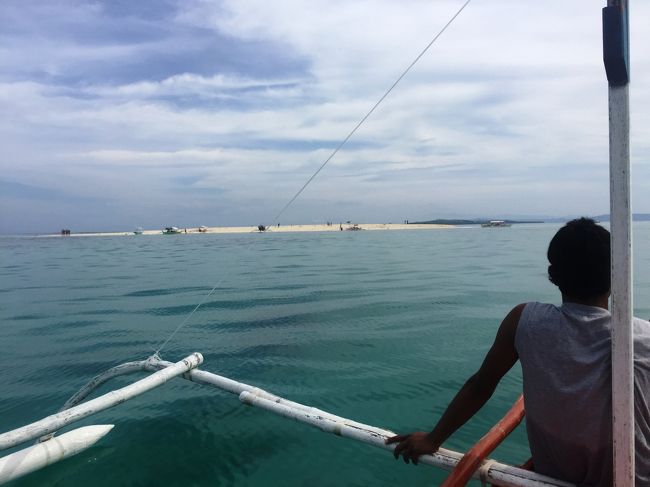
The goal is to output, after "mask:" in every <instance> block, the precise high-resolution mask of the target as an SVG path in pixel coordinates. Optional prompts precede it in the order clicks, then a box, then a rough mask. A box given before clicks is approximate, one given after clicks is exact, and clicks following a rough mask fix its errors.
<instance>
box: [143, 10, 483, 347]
mask: <svg viewBox="0 0 650 487" xmlns="http://www.w3.org/2000/svg"><path fill="white" fill-rule="evenodd" d="M471 1H472V0H466V1H465V3H463V5H462V6H461V7H460V8H459V9H458V11H457V12H456V13H455V14H454V15H453V16H452V17H451V18H450V19H449V21H448V22H447V23H446V24H445V25H444V26H443V27H442V29H440V30H439V31H438V33H437V34H436V35H435V36H434V37H433V39H431V41H430V42H429V43H428V44H427V45H426V47H425V48H424V49H422V51H420V53H419V54H418V55H417V56H416V58H415V59H414V60H413V61H412V62H411V64H409V65H408V67H407V68H406V69H405V70H404V71H403V72H402V74H400V75H399V77H398V78H397V79H396V80H395V82H394V83H393V84H392V85H391V86H390V88H388V89H387V90H386V92H384V94H383V95H382V96H381V98H379V100H378V101H377V102H376V103H375V104H374V105H373V106H372V108H371V109H370V110H369V111H368V113H366V114H365V115H364V116H363V118H362V119H361V120H360V121H359V122H358V123H357V124H356V125H355V126H354V128H353V129H352V130H351V131H350V132H349V133H348V135H347V136H346V137H345V138H344V139H343V140H342V141H341V142H340V143H339V145H338V146H336V148H335V149H334V150H333V151H332V153H331V154H330V155H329V156H328V157H327V159H325V161H324V162H323V163H322V164H321V165H320V167H319V168H318V169H317V170H316V171H315V172H314V174H312V175H311V177H310V178H309V179H307V181H306V182H305V184H303V185H302V187H301V188H300V189H299V190H298V191H297V192H296V194H294V195H293V197H292V198H291V199H290V200H289V202H288V203H287V204H286V205H284V207H282V209H281V210H280V211H279V212H278V214H277V215H275V217H273V219H272V220H271V222H272V223H276V222H278V221H279V219H280V217H281V216H282V215H283V214H284V212H285V211H286V210H287V208H289V206H291V204H292V203H293V202H294V201H296V199H298V197H299V196H300V195H301V194H302V192H303V191H304V190H305V188H307V186H309V184H310V183H311V182H312V181H313V180H314V179H315V178H316V176H317V175H318V174H319V173H320V172H321V171H322V170H323V169H324V168H325V166H326V165H327V164H328V163H329V162H330V161H331V160H332V159H333V158H334V156H335V155H336V154H337V153H338V152H339V150H341V148H342V147H343V146H344V145H345V144H346V143H347V142H348V140H350V138H351V137H352V136H353V135H354V134H355V132H356V131H357V130H358V129H359V128H360V127H361V126H362V125H363V124H364V122H365V121H366V120H367V119H368V118H369V117H370V115H372V113H373V112H374V111H375V110H376V109H377V107H378V106H379V105H380V104H381V103H382V102H383V101H384V100H385V99H386V97H387V96H388V95H389V94H390V93H391V91H393V89H394V88H395V87H396V86H397V85H398V83H399V82H400V81H402V78H404V77H405V76H406V75H407V74H408V72H409V71H411V68H413V66H415V65H416V63H417V62H418V61H419V60H420V59H421V58H422V56H424V54H425V53H426V52H427V51H428V50H429V48H430V47H431V46H432V45H433V44H434V43H435V42H436V41H437V40H438V38H439V37H440V36H441V35H442V34H443V33H444V32H445V31H446V30H447V28H448V27H449V26H450V25H451V24H452V23H453V22H454V20H456V17H458V16H459V15H460V13H461V12H462V11H463V10H465V7H467V5H469V3H470V2H471ZM267 226H270V225H267ZM250 245H251V244H249V246H248V247H247V249H248V248H250ZM226 277H227V275H223V276H222V277H221V279H219V282H217V284H215V286H214V287H213V288H212V289H211V290H210V292H209V293H208V294H207V295H206V296H205V297H204V298H203V299H202V300H201V302H200V303H199V304H197V305H196V306H195V307H194V309H193V310H192V311H191V312H190V313H189V314H188V315H187V316H186V317H185V319H184V320H183V321H182V322H181V324H180V325H178V326H177V327H176V329H174V331H173V332H172V333H171V334H170V335H169V337H168V338H167V339H166V340H165V341H164V342H162V345H160V346H159V347H157V349H156V351H155V355H158V354H160V352H161V351H162V349H163V348H164V347H165V346H166V345H167V344H168V343H169V342H170V341H171V339H172V338H174V336H176V334H177V333H178V332H179V331H180V329H181V328H183V326H185V324H186V323H187V322H188V321H189V320H190V318H191V317H192V315H194V313H195V312H196V310H198V309H199V308H200V307H201V306H202V305H203V304H204V303H205V302H206V301H207V300H208V298H209V297H210V296H212V294H213V293H214V292H215V291H216V289H217V288H218V287H219V285H220V284H221V283H222V282H223V281H224V279H225V278H226Z"/></svg>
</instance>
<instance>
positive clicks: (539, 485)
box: [0, 353, 572, 487]
mask: <svg viewBox="0 0 650 487" xmlns="http://www.w3.org/2000/svg"><path fill="white" fill-rule="evenodd" d="M202 363H203V356H202V355H201V354H200V353H193V354H192V355H189V356H188V357H186V358H185V359H183V360H181V361H179V362H176V363H172V362H167V361H164V360H162V359H161V358H160V357H158V356H156V355H154V356H152V357H150V358H149V359H147V360H142V361H137V362H127V363H124V364H121V365H118V366H116V367H112V368H110V369H108V370H106V371H105V372H103V373H101V374H99V375H97V376H96V377H94V378H93V379H92V380H91V381H90V382H88V383H87V384H86V385H85V386H84V387H82V388H81V389H80V390H79V391H78V392H77V393H76V394H74V395H73V396H72V397H71V398H70V399H69V400H68V401H67V402H66V403H65V405H64V406H63V408H62V410H61V411H59V412H58V413H56V414H53V415H51V416H47V417H45V418H43V419H41V420H39V421H36V422H34V423H31V424H28V425H26V426H23V427H21V428H17V429H15V430H12V431H9V432H7V433H3V434H1V435H0V450H6V449H9V448H13V447H16V446H18V445H21V444H23V443H26V442H28V441H32V440H37V439H38V440H39V442H38V443H36V444H35V445H34V446H31V447H28V448H25V449H23V450H20V451H17V452H15V453H12V454H10V455H7V456H5V457H3V458H0V484H2V483H5V482H8V481H10V480H13V479H15V478H18V477H20V476H23V475H25V474H27V473H30V472H33V471H35V470H38V469H40V468H43V467H46V466H47V465H50V464H52V463H54V462H57V461H59V460H63V459H64V458H67V457H69V456H72V455H74V454H76V453H79V452H82V451H84V450H85V449H86V448H89V447H90V446H92V445H93V444H94V443H95V442H97V441H98V440H99V439H100V438H102V437H103V436H105V435H106V434H108V432H109V431H110V430H111V429H112V428H113V425H94V426H86V427H83V428H78V429H75V430H72V431H70V432H68V433H65V434H63V435H61V436H54V433H55V432H56V431H57V430H59V429H60V428H62V427H64V426H67V425H70V424H72V423H75V422H77V421H80V420H82V419H84V418H86V417H88V416H90V415H93V414H96V413H99V412H101V411H104V410H105V409H108V408H111V407H114V406H117V405H119V404H121V403H123V402H125V401H127V400H129V399H132V398H134V397H136V396H139V395H141V394H144V393H145V392H147V391H150V390H152V389H154V388H156V387H160V386H162V385H164V384H165V383H166V382H167V381H168V380H170V379H172V378H174V377H182V378H183V379H187V380H189V381H191V382H194V383H196V384H200V385H203V386H210V387H213V388H216V389H220V390H222V391H226V392H229V393H231V394H235V395H237V396H238V397H239V400H240V402H242V403H243V404H246V405H249V406H254V407H258V408H261V409H264V410H266V411H269V412H272V413H274V414H277V415H279V416H283V417H285V418H289V419H293V420H294V421H297V422H299V423H304V424H307V425H310V426H313V427H315V428H318V429H320V430H321V431H324V432H326V433H332V434H334V435H336V436H341V437H344V438H349V439H352V440H355V441H359V442H361V443H366V444H368V445H372V446H375V447H378V448H382V449H384V450H389V451H392V450H393V449H394V448H395V445H386V443H385V441H386V439H387V438H390V437H391V436H394V435H395V433H394V432H393V431H390V430H388V429H383V428H378V427H376V426H371V425H367V424H363V423H359V422H357V421H354V420H351V419H348V418H344V417H341V416H337V415H335V414H331V413H329V412H327V411H323V410H321V409H318V408H315V407H312V406H307V405H305V404H301V403H298V402H294V401H291V400H289V399H285V398H283V397H280V396H277V395H275V394H273V393H271V392H268V391H265V390H264V389H260V388H258V387H255V386H252V385H249V384H245V383H243V382H238V381H236V380H233V379H229V378H228V377H224V376H221V375H217V374H214V373H212V372H208V371H205V370H200V369H198V366H199V365H201V364H202ZM138 372H151V375H149V376H148V377H145V378H144V379H141V380H138V381H136V382H134V383H132V384H130V385H128V386H125V387H123V388H121V389H116V390H113V391H110V392H108V393H106V394H104V395H101V396H99V397H97V398H95V399H91V400H89V401H87V402H82V401H83V400H84V399H85V398H86V397H88V396H89V395H90V394H91V393H92V392H93V391H95V390H96V389H97V388H98V387H100V386H101V385H103V384H104V383H106V382H108V381H109V380H110V379H112V378H114V377H118V376H123V375H127V374H133V373H138ZM66 435H67V436H66ZM53 453H54V454H53ZM462 458H463V454H462V453H460V452H456V451H453V450H448V449H445V448H440V449H439V450H438V452H436V453H434V454H433V455H423V456H422V457H420V463H422V464H424V465H429V466H432V467H437V468H441V469H444V470H448V471H451V470H454V468H455V467H456V466H457V465H458V464H459V463H460V462H461V460H462ZM473 478H476V479H481V480H484V481H487V482H490V483H492V484H494V485H502V486H512V487H515V486H522V487H551V486H555V487H570V486H571V485H572V484H569V483H566V482H562V481H559V480H555V479H552V478H550V477H546V476H544V475H540V474H536V473H534V472H531V471H528V470H524V469H522V468H519V467H515V466H511V465H507V464H504V463H500V462H497V461H494V460H489V459H488V460H484V461H483V462H482V463H481V465H480V466H479V468H478V469H477V470H476V471H475V472H474V475H473Z"/></svg>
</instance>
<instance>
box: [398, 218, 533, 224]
mask: <svg viewBox="0 0 650 487" xmlns="http://www.w3.org/2000/svg"><path fill="white" fill-rule="evenodd" d="M489 221H490V220H487V219H481V220H453V219H445V218H439V219H437V220H428V221H424V222H411V221H409V223H412V224H419V225H481V224H483V223H488V222H489ZM503 221H505V222H506V223H511V224H514V223H544V221H542V220H503Z"/></svg>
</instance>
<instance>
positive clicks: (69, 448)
mask: <svg viewBox="0 0 650 487" xmlns="http://www.w3.org/2000/svg"><path fill="white" fill-rule="evenodd" d="M467 3H469V0H468V2H466V3H465V5H467ZM627 3H628V2H627V0H608V2H607V7H605V8H604V9H603V39H604V42H603V46H604V61H605V69H606V72H607V79H608V82H609V132H610V137H609V139H610V141H609V142H610V144H609V145H610V154H609V156H610V205H611V208H610V211H611V235H612V395H613V396H612V397H613V401H612V412H613V437H614V445H613V447H614V448H613V449H614V485H615V486H616V487H634V472H635V470H634V410H633V404H634V389H633V384H634V382H633V366H632V365H633V364H632V357H633V346H632V338H633V337H632V277H631V276H632V274H631V269H632V259H631V250H632V234H631V207H630V147H629V51H628V9H627ZM462 8H464V6H463V7H462ZM462 8H461V10H462ZM459 13H460V11H459ZM456 15H458V14H456ZM454 18H455V17H454ZM452 20H453V19H452ZM443 30H444V29H443ZM393 86H394V85H393ZM391 89H392V88H391ZM389 91H390V90H389ZM371 112H372V111H371ZM348 138H349V136H348ZM346 140H347V139H346ZM330 158H331V156H330ZM321 169H322V166H321ZM319 171H320V169H319ZM312 178H313V177H312ZM303 189H304V187H303ZM301 191H302V190H301ZM294 199H295V197H294ZM177 330H178V329H177ZM202 363H203V356H202V355H201V354H200V353H193V354H192V355H189V356H188V357H186V358H184V359H183V360H181V361H179V362H176V363H171V362H167V361H164V360H162V359H161V358H160V356H159V355H158V354H154V355H153V356H152V357H150V358H148V359H147V360H142V361H137V362H128V363H124V364H121V365H118V366H116V367H113V368H111V369H109V370H107V371H105V372H103V373H102V374H100V375H98V376H96V377H95V378H93V379H92V380H91V381H90V382H89V383H88V384H86V385H85V386H84V387H83V388H81V389H80V390H79V391H78V392H77V393H76V394H75V395H74V396H72V397H71V398H70V399H69V400H68V401H67V402H66V403H65V404H64V405H63V407H62V408H61V410H60V411H59V412H58V413H56V414H53V415H51V416H48V417H46V418H43V419H41V420H39V421H36V422H34V423H31V424H28V425H26V426H23V427H21V428H17V429H15V430H13V431H9V432H6V433H3V434H0V451H2V450H7V449H11V448H14V447H17V446H18V445H21V444H23V443H26V442H29V441H33V440H37V443H36V444H35V445H33V446H30V447H28V448H25V449H22V450H19V451H17V452H14V453H11V454H9V455H6V456H5V457H2V458H0V484H2V483H5V482H8V481H10V480H13V479H16V478H18V477H21V476H23V475H26V474H28V473H30V472H33V471H35V470H38V469H41V468H44V467H46V466H48V465H50V464H52V463H55V462H58V461H60V460H63V459H65V458H68V457H70V456H72V455H75V454H77V453H79V452H82V451H84V450H86V449H88V448H90V447H91V446H92V445H94V444H95V443H96V442H97V441H99V440H100V439H101V438H102V437H104V436H105V435H106V434H108V433H109V432H110V430H111V429H112V428H113V425H94V426H85V427H81V428H78V429H75V430H72V431H69V432H66V433H64V434H62V435H60V436H54V435H55V433H56V432H57V431H58V430H59V429H61V428H63V427H66V426H68V425H70V424H72V423H75V422H77V421H79V420H81V419H84V418H86V417H88V416H90V415H93V414H96V413H99V412H101V411H103V410H105V409H108V408H111V407H113V406H117V405H118V404H121V403H123V402H125V401H127V400H129V399H132V398H134V397H136V396H139V395H141V394H143V393H145V392H147V391H150V390H152V389H154V388H156V387H160V386H162V385H163V384H165V383H166V382H167V381H168V380H171V379H173V378H175V377H182V378H183V379H186V380H190V381H192V382H194V383H196V384H200V385H205V386H210V387H215V388H217V389H221V390H224V391H226V392H230V393H232V394H236V395H238V397H239V400H240V401H241V402H242V403H244V404H247V405H250V406H255V407H258V408H261V409H265V410H267V411H270V412H272V413H275V414H278V415H280V416H284V417H286V418H289V419H293V420H294V421H297V422H300V423H305V424H308V425H310V426H313V427H316V428H318V429H320V430H322V431H324V432H326V433H333V434H335V435H337V436H342V437H345V438H349V439H353V440H356V441H360V442H362V443H366V444H369V445H372V446H375V447H378V448H383V449H385V450H391V451H392V450H393V449H394V448H395V445H386V444H385V440H386V439H387V438H389V437H391V436H394V435H395V433H394V432H392V431H390V430H387V429H383V428H378V427H375V426H370V425H366V424H363V423H359V422H356V421H353V420H350V419H347V418H343V417H341V416H336V415H334V414H331V413H328V412H326V411H322V410H320V409H317V408H314V407H310V406H307V405H304V404H300V403H297V402H293V401H291V400H288V399H284V398H282V397H279V396H276V395H274V394H272V393H270V392H267V391H265V390H262V389H259V388H257V387H255V386H251V385H248V384H244V383H242V382H237V381H235V380H232V379H229V378H227V377H222V376H220V375H217V374H214V373H211V372H207V371H204V370H200V369H198V367H199V365H201V364H202ZM136 372H140V373H141V372H151V375H149V376H148V377H146V378H144V379H141V380H138V381H136V382H134V383H132V384H130V385H128V386H125V387H123V388H121V389H116V390H113V391H111V392H108V393H106V394H104V395H102V396H99V397H97V398H95V399H91V400H89V401H86V402H83V401H84V399H86V398H87V397H88V396H89V395H90V394H91V393H92V392H93V391H94V390H95V389H97V388H98V387H99V386H101V385H102V384H104V383H106V382H107V381H108V380H110V379H112V378H114V377H117V376H122V375H126V374H132V373H136ZM523 417H524V401H523V397H520V398H519V400H518V401H517V402H516V403H515V405H514V406H513V408H512V409H511V410H510V411H509V412H508V413H507V414H506V416H505V417H504V418H503V419H502V420H501V421H499V422H498V423H497V424H496V425H495V426H494V427H493V428H492V429H491V430H490V431H489V432H488V433H487V434H486V435H485V436H484V437H483V438H482V439H481V440H480V441H479V442H478V443H477V444H476V445H475V446H474V447H473V448H472V449H470V450H469V452H467V453H466V454H464V455H463V454H462V453H460V452H456V451H452V450H447V449H445V448H440V449H439V450H438V451H437V452H436V453H434V454H433V455H424V456H422V457H420V463H422V464H425V465H430V466H434V467H438V468H442V469H444V470H451V471H452V473H451V475H450V476H449V477H448V478H447V480H446V481H445V482H444V483H443V484H442V485H443V486H444V487H457V486H462V485H465V484H466V483H467V482H468V481H469V480H470V479H471V478H475V479H480V480H482V481H483V482H490V483H491V484H493V485H501V486H511V487H516V486H522V487H527V486H530V487H533V486H535V487H544V486H549V487H550V486H557V487H560V486H561V487H569V486H571V485H572V484H569V483H567V482H563V481H560V480H556V479H552V478H549V477H546V476H543V475H539V474H537V473H535V472H532V471H529V470H526V469H525V468H520V467H514V466H510V465H506V464H503V463H499V462H497V461H495V460H489V459H486V458H487V456H488V455H489V454H490V453H491V452H492V451H493V450H494V448H495V447H496V446H497V445H498V444H499V443H500V442H501V441H502V440H503V439H504V438H505V437H506V436H507V435H508V434H509V433H510V432H511V431H512V430H513V429H514V428H515V427H516V426H517V425H518V424H519V423H520V422H521V420H522V419H523Z"/></svg>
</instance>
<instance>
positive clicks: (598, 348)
mask: <svg viewBox="0 0 650 487" xmlns="http://www.w3.org/2000/svg"><path fill="white" fill-rule="evenodd" d="M547 256H548V260H549V263H550V265H549V267H548V274H549V279H550V281H551V282H552V283H553V284H555V285H556V286H558V287H559V289H560V292H561V294H562V306H555V305H552V304H543V303H526V304H519V305H517V306H515V307H514V308H513V309H512V311H510V313H508V315H507V316H506V317H505V319H504V320H503V322H502V323H501V326H500V327H499V330H498V332H497V335H496V338H495V340H494V344H493V345H492V347H491V348H490V351H489V352H488V353H487V356H486V357H485V360H484V361H483V364H482V365H481V367H480V369H479V371H478V372H477V373H476V374H474V375H473V376H472V377H470V378H469V380H468V381H467V382H466V383H465V385H463V387H462V388H461V389H460V391H459V392H458V394H457V395H456V397H454V399H453V400H452V402H451V403H450V404H449V406H448V407H447V410H446V411H445V413H444V414H443V415H442V417H441V418H440V420H439V421H438V424H437V425H436V426H435V428H434V429H433V430H432V431H431V432H429V433H425V432H416V433H411V434H408V435H398V436H395V437H393V438H389V439H388V440H387V441H386V442H387V443H397V446H396V448H395V452H394V454H395V458H399V456H400V455H401V456H402V457H403V459H404V461H405V462H406V463H409V461H412V462H413V463H414V464H417V459H418V456H420V455H423V454H426V453H433V452H435V451H436V450H438V448H439V447H440V445H441V444H442V443H443V442H444V441H445V440H446V439H447V438H449V436H451V434H452V433H454V432H455V431H456V430H457V429H458V428H460V427H461V426H462V425H463V424H465V422H466V421H467V420H469V419H470V418H471V417H472V416H473V415H474V414H475V413H476V412H477V411H478V410H479V409H480V408H481V407H482V406H483V405H484V404H485V403H486V402H487V400H488V399H489V398H490V397H491V396H492V393H493V392H494V390H495V388H496V386H497V384H498V383H499V381H500V380H501V378H502V377H503V376H504V375H505V374H506V372H508V370H510V368H511V367H512V366H513V365H514V364H515V362H516V361H517V360H520V361H521V367H522V372H523V383H524V401H525V408H526V429H527V432H528V441H529V444H530V450H531V453H532V455H533V464H534V469H535V471H536V472H538V473H541V474H544V475H548V476H551V477H554V478H557V479H561V480H565V481H568V482H572V483H575V484H578V485H585V486H603V487H604V486H611V485H612V483H613V480H612V479H613V462H612V412H611V407H612V400H611V394H612V389H611V387H612V385H611V319H610V313H609V311H608V301H609V294H610V236H609V232H608V231H607V230H605V229H604V228H603V227H601V226H599V225H597V224H596V223H595V222H594V221H593V220H590V219H587V218H580V219H578V220H573V221H570V222H569V223H567V224H566V225H565V226H564V227H562V228H561V229H560V230H559V231H558V232H557V233H556V234H555V236H554V237H553V239H552V240H551V243H550V244H549V248H548V254H547ZM634 392H635V394H634V410H635V417H636V429H635V436H636V438H635V439H636V459H635V461H636V482H637V483H636V485H637V487H638V486H649V487H650V323H648V322H647V321H644V320H640V319H638V318H635V319H634Z"/></svg>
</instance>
